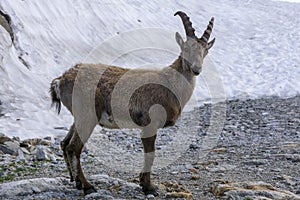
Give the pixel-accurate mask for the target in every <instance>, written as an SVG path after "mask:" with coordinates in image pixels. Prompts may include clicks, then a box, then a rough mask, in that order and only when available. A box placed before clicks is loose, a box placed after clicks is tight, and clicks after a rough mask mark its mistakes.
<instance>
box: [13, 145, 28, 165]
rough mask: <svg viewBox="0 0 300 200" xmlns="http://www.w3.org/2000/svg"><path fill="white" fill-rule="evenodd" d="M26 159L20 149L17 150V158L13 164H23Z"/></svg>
mask: <svg viewBox="0 0 300 200" xmlns="http://www.w3.org/2000/svg"><path fill="white" fill-rule="evenodd" d="M25 161H26V158H25V156H24V153H23V151H22V149H21V148H19V149H18V156H17V157H16V160H15V162H25Z"/></svg>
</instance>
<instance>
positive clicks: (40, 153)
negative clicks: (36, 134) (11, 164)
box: [35, 146, 49, 161]
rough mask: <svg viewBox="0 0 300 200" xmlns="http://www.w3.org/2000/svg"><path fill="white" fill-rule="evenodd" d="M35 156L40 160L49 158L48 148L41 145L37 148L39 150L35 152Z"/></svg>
mask: <svg viewBox="0 0 300 200" xmlns="http://www.w3.org/2000/svg"><path fill="white" fill-rule="evenodd" d="M35 158H36V160H38V161H43V160H48V159H49V157H48V155H47V152H46V150H45V148H44V147H43V146H39V147H38V148H37V152H36V154H35Z"/></svg>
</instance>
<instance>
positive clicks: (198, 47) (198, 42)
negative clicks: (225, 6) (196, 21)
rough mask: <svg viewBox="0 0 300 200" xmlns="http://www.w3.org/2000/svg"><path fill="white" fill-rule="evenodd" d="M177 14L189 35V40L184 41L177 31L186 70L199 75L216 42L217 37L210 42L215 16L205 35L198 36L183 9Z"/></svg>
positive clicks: (187, 35)
mask: <svg viewBox="0 0 300 200" xmlns="http://www.w3.org/2000/svg"><path fill="white" fill-rule="evenodd" d="M176 15H179V16H180V17H181V19H182V22H183V25H184V29H185V33H186V37H187V40H186V41H184V40H183V39H182V37H181V35H180V34H179V33H178V32H176V41H177V43H178V44H179V46H180V48H181V56H182V58H183V59H182V62H183V63H182V64H183V67H185V68H187V69H186V70H190V71H191V72H193V73H194V75H196V76H197V75H199V74H200V72H201V70H202V63H203V59H204V57H205V56H206V55H207V53H208V50H209V49H210V48H211V47H212V46H213V44H214V42H215V38H214V39H213V40H211V41H210V42H208V40H209V37H210V34H211V31H212V28H213V24H214V18H213V17H212V18H211V20H210V21H209V24H208V26H207V28H206V30H205V31H204V33H203V35H202V36H201V37H200V38H198V37H197V36H196V35H195V29H194V28H193V27H192V22H191V21H190V18H189V17H188V16H187V15H186V14H185V13H184V12H182V11H178V12H176V13H175V14H174V16H176Z"/></svg>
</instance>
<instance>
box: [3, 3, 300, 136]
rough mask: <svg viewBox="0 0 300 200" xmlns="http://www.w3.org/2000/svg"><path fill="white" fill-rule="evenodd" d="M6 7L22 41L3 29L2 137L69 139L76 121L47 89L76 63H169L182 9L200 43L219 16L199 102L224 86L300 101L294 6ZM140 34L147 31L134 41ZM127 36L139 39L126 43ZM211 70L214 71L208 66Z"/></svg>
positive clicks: (299, 22) (234, 93) (230, 91)
mask: <svg viewBox="0 0 300 200" xmlns="http://www.w3.org/2000/svg"><path fill="white" fill-rule="evenodd" d="M0 9H1V10H3V12H4V13H6V14H8V15H9V16H10V17H11V20H12V28H13V31H14V35H15V39H16V40H15V42H14V45H12V43H11V40H10V36H9V34H8V33H7V32H6V31H5V29H3V28H2V27H1V26H0V100H1V102H2V106H1V107H2V109H3V110H2V112H3V113H4V114H5V115H4V116H2V117H0V132H3V133H5V134H7V135H9V136H19V137H20V138H22V139H24V138H29V137H30V138H32V137H44V136H48V135H50V136H51V135H59V134H65V131H62V130H58V129H54V127H69V126H70V124H71V123H72V117H71V115H70V114H69V112H68V111H66V110H65V109H63V110H62V112H61V115H59V116H57V115H56V113H55V111H54V110H51V109H50V104H51V101H50V97H49V93H48V91H49V86H50V82H51V80H52V79H54V78H56V77H57V76H59V75H61V74H62V73H63V72H64V71H65V70H67V69H68V68H70V67H71V66H73V65H74V64H75V63H79V62H95V63H97V62H104V63H107V62H110V63H113V64H117V65H121V66H125V67H139V66H142V67H145V66H147V67H149V66H153V64H155V67H161V66H164V65H168V64H170V63H171V62H172V61H173V60H175V59H176V57H177V54H178V53H179V48H178V47H177V46H176V42H175V39H174V35H175V32H176V31H178V32H180V33H181V35H184V30H183V27H182V23H181V20H180V19H179V17H177V16H176V17H174V16H173V14H174V13H175V12H176V11H177V10H183V11H185V12H187V13H188V15H189V16H190V17H191V20H192V22H193V26H194V27H195V29H196V32H197V34H198V36H201V34H202V33H203V31H204V29H205V27H206V25H207V23H208V21H209V19H210V17H212V16H214V17H215V27H214V30H213V34H212V37H216V43H215V45H214V47H213V48H212V50H211V51H210V53H209V56H208V57H207V58H206V61H205V63H204V68H203V73H202V75H201V76H200V77H199V78H198V82H197V87H196V91H195V95H194V96H193V100H192V102H193V104H195V103H201V102H205V101H211V98H221V99H222V98H223V96H222V94H220V95H219V96H215V95H217V94H215V93H217V92H216V91H220V93H222V87H221V86H223V87H224V91H225V95H226V98H227V99H234V98H260V97H265V96H273V95H276V96H280V97H284V98H286V97H290V96H295V95H297V94H300V49H299V48H300V46H299V45H300V43H299V41H300V14H299V13H300V12H299V10H300V4H298V3H289V2H281V1H258V0H252V1H250V0H244V1H242V0H216V1H198V0H191V1H188V3H187V2H183V1H179V0H176V1H173V0H164V1H162V0H153V1H142V0H123V1H117V0H111V1H107V0H106V1H95V0H93V1H80V0H65V1H61V0H44V1H11V0H1V1H0ZM137 29H138V30H143V31H142V32H143V33H149V34H147V35H146V36H147V37H137V36H138V35H136V34H137V32H138V31H137ZM162 30H164V31H165V33H164V34H161V36H160V34H159V33H160V32H161V31H162ZM130 34H131V35H132V38H135V39H132V40H130V37H129V38H128V36H130ZM124 41H125V42H124ZM139 47H140V48H139ZM120 49H122V50H123V51H120ZM128 49H129V50H130V51H126V50H128ZM117 50H119V51H117ZM19 56H21V57H22V58H23V60H25V61H26V63H27V64H28V65H29V67H28V68H27V67H26V66H25V65H24V64H23V63H22V62H21V61H20V59H19V58H18V57H19ZM211 66H213V67H215V68H216V69H217V71H214V70H212V69H208V67H211ZM153 67H154V66H153ZM212 73H214V74H212ZM210 77H211V81H210V80H209V79H210ZM214 80H216V81H222V82H223V84H222V85H221V86H220V84H217V83H215V84H214V82H213V81H214ZM218 83H219V82H218ZM208 87H210V88H208ZM214 89H215V92H213V91H212V90H214ZM211 95H212V96H211ZM0 110H1V109H0Z"/></svg>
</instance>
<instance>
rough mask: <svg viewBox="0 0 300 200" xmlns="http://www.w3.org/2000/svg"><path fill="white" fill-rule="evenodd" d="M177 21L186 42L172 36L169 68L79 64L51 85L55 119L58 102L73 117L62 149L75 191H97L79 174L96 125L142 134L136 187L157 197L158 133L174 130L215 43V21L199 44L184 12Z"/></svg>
mask: <svg viewBox="0 0 300 200" xmlns="http://www.w3.org/2000/svg"><path fill="white" fill-rule="evenodd" d="M176 15H179V16H180V17H181V19H182V22H183V25H184V29H185V33H186V37H187V40H186V41H184V40H183V38H182V37H181V36H180V34H179V33H178V32H177V33H176V35H175V36H176V37H175V38H176V41H177V43H178V45H179V46H180V48H181V53H180V55H179V57H178V58H177V59H176V60H175V61H174V63H173V64H171V65H170V66H167V67H165V68H163V69H160V70H154V69H126V68H121V67H116V66H111V65H104V64H77V65H76V66H74V67H73V68H71V69H69V70H68V71H66V72H65V73H64V74H63V75H62V76H60V77H58V78H56V79H54V80H53V81H52V83H51V87H50V93H51V97H52V103H53V104H55V105H56V108H57V110H58V113H59V112H60V109H61V102H62V103H63V105H64V106H65V107H66V108H67V109H68V110H69V111H70V112H71V113H72V115H73V116H74V123H73V125H72V126H71V128H70V130H69V132H68V134H67V136H66V137H65V139H64V140H63V141H62V142H61V148H62V150H63V155H64V159H65V161H66V164H67V167H68V170H69V172H70V176H71V181H74V180H75V182H76V187H77V189H82V188H83V190H84V193H85V194H89V193H92V192H95V191H96V190H95V188H94V187H93V186H92V185H91V184H90V183H89V182H88V181H87V180H86V178H85V176H84V174H83V172H82V169H81V164H80V154H81V151H82V148H83V146H84V144H85V142H86V141H87V139H88V137H89V136H90V134H91V133H92V131H93V129H94V127H95V126H96V125H97V124H100V125H101V126H102V127H106V128H132V127H138V128H140V129H141V130H142V132H141V140H142V144H143V147H144V167H143V169H142V172H141V173H140V185H141V186H142V189H143V192H144V193H145V194H153V195H155V196H156V195H157V194H158V193H157V191H156V189H155V187H154V186H153V185H152V183H151V180H150V173H151V167H152V164H153V160H154V152H155V139H156V133H157V130H158V129H159V128H164V127H168V126H173V125H174V124H175V122H176V120H177V119H178V117H179V116H180V114H181V112H182V110H183V107H184V106H185V104H186V103H187V101H188V100H189V98H190V97H191V95H192V93H193V90H194V86H195V77H196V76H197V75H199V74H200V72H201V70H202V63H203V59H204V57H205V56H206V55H207V53H208V50H209V49H210V48H211V47H212V46H213V44H214V42H215V39H213V40H211V41H210V42H209V37H210V34H211V31H212V28H213V23H214V18H211V20H210V21H209V24H208V26H207V28H206V30H205V31H204V33H203V35H202V36H201V37H200V38H198V37H197V36H196V35H195V29H194V28H193V27H192V23H191V22H190V20H189V17H188V16H187V15H186V14H185V13H184V12H182V11H178V12H176V13H175V16H176Z"/></svg>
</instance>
